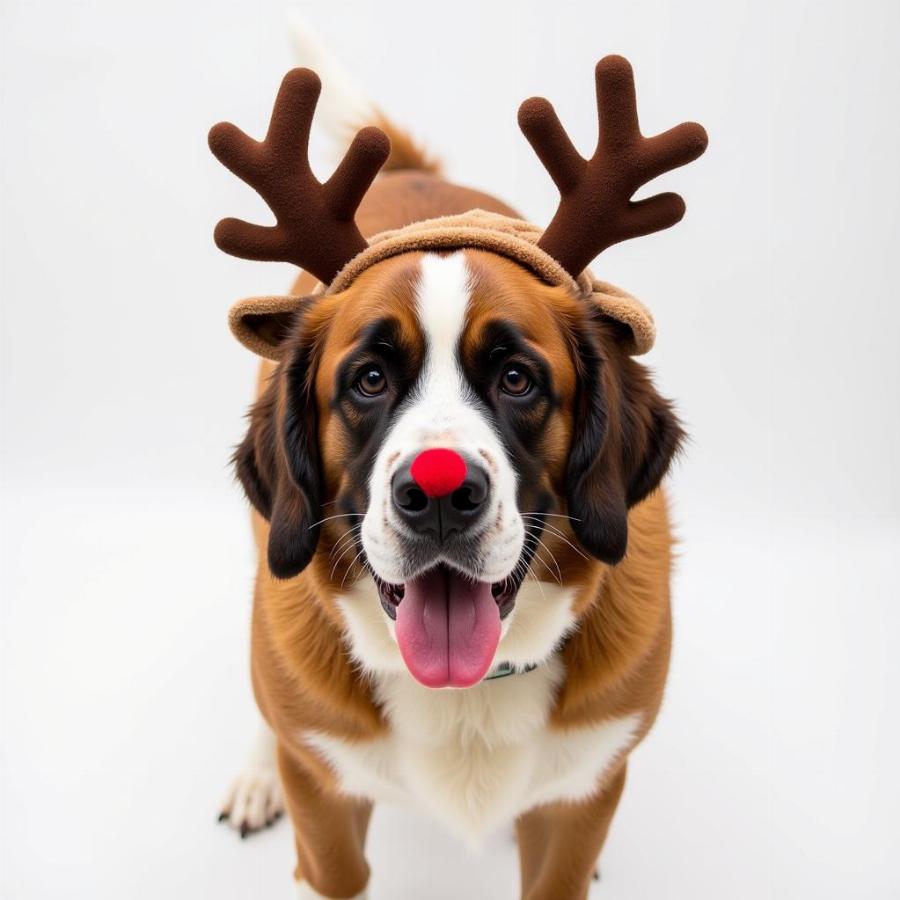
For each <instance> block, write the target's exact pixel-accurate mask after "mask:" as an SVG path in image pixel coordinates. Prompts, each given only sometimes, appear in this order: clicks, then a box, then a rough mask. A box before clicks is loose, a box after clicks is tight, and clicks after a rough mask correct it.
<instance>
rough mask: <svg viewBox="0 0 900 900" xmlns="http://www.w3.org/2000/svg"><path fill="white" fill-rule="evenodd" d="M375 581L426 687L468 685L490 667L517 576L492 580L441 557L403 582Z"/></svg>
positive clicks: (402, 646) (409, 659) (513, 597)
mask: <svg viewBox="0 0 900 900" xmlns="http://www.w3.org/2000/svg"><path fill="white" fill-rule="evenodd" d="M375 583H376V584H377V585H378V595H379V597H380V599H381V605H382V607H383V608H384V611H385V613H387V615H388V616H390V618H391V619H394V620H395V621H396V623H397V627H396V634H397V643H398V644H399V646H400V654H401V656H402V657H403V661H404V662H405V663H406V666H407V668H408V669H409V671H410V674H412V676H413V677H414V678H415V679H416V680H417V681H419V682H420V683H421V684H424V685H425V686H426V687H435V688H436V687H471V686H472V685H473V684H477V683H478V682H479V681H481V679H482V678H484V676H485V675H486V674H487V672H488V670H489V669H490V667H491V663H492V662H493V659H494V655H495V653H496V652H497V645H498V644H499V643H500V622H501V619H503V618H505V617H506V616H508V615H509V613H510V612H511V611H512V608H513V606H514V605H515V602H516V594H517V593H518V591H519V586H520V585H521V577H519V578H517V579H516V578H512V577H510V578H507V579H505V580H504V581H500V582H495V583H494V584H491V583H490V582H487V581H475V580H474V579H472V578H471V577H469V576H468V575H464V574H462V573H461V572H458V571H456V570H455V569H452V568H450V566H447V565H444V564H443V563H441V564H439V565H437V566H434V567H433V568H431V569H428V570H427V571H426V572H423V573H422V574H421V575H417V576H416V577H415V578H411V579H410V580H408V581H406V582H404V583H403V584H389V583H388V582H385V581H382V580H381V579H380V578H377V577H376V578H375Z"/></svg>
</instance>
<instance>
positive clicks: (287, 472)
mask: <svg viewBox="0 0 900 900" xmlns="http://www.w3.org/2000/svg"><path fill="white" fill-rule="evenodd" d="M595 78H596V87H597V112H598V118H599V120H600V130H599V139H598V144H597V148H596V150H595V152H594V154H593V156H592V157H591V158H590V159H583V158H582V157H581V156H580V155H579V154H578V152H577V151H576V150H575V147H574V146H573V145H572V143H571V141H570V140H569V138H568V136H567V135H566V133H565V131H564V130H563V129H562V126H561V124H560V122H559V119H558V118H557V117H556V114H555V113H554V112H553V109H552V107H551V106H550V104H549V103H547V101H545V100H541V99H537V98H535V99H532V100H528V101H526V102H525V103H524V104H523V105H522V106H521V108H520V110H519V123H520V125H521V127H522V130H523V131H524V133H525V135H526V137H527V138H528V140H529V142H530V143H531V144H532V146H533V147H534V149H535V151H536V153H537V155H538V157H539V158H540V160H541V162H542V163H543V164H544V165H545V166H546V168H547V170H548V172H549V173H550V175H551V177H552V178H553V180H554V182H555V183H556V185H557V187H558V188H559V189H560V203H559V207H558V209H557V211H556V214H555V215H554V217H553V219H552V221H551V222H550V224H549V225H548V226H547V228H546V229H545V230H544V231H543V233H542V234H541V235H540V237H539V239H537V241H536V245H535V246H534V247H531V246H530V245H529V250H528V252H527V254H526V255H527V257H528V260H523V258H522V256H521V254H522V253H524V252H525V251H523V250H522V249H521V244H522V243H523V242H521V241H520V242H519V250H518V251H517V253H516V254H512V256H511V259H507V258H505V256H504V255H503V253H502V252H500V251H498V252H496V253H494V252H489V251H491V249H492V246H491V245H490V243H488V244H475V245H473V244H470V243H465V242H462V243H460V242H459V240H458V236H456V235H457V232H456V231H454V230H453V229H451V233H452V235H453V237H452V241H451V242H450V243H449V244H444V245H441V246H444V247H453V248H459V247H469V248H471V247H474V246H479V247H481V248H482V249H480V250H476V249H465V250H457V252H453V253H449V254H444V255H441V254H439V253H434V252H422V251H423V245H422V244H415V245H414V246H415V247H417V248H418V250H417V251H415V252H414V251H413V250H411V249H410V246H408V245H404V246H402V247H401V248H400V252H399V255H396V256H392V257H391V256H388V257H386V258H385V257H382V256H379V255H378V252H379V251H378V248H370V246H369V244H368V242H367V241H366V239H365V238H364V237H363V236H362V233H361V232H360V231H359V229H358V228H357V226H356V224H355V221H354V213H355V211H356V209H357V207H358V206H359V203H360V202H361V200H362V198H363V196H364V195H365V193H366V190H367V189H368V187H369V185H370V184H371V182H372V180H373V179H374V178H375V175H376V173H377V172H378V170H379V168H380V167H381V166H382V164H383V163H384V161H385V159H386V158H387V156H388V153H389V142H388V139H387V137H386V136H385V135H384V134H383V133H382V132H380V131H379V130H378V129H374V128H366V129H363V130H362V131H361V132H360V133H359V134H358V135H357V136H356V138H355V139H354V140H353V142H352V143H351V145H350V147H349V148H348V150H347V154H346V155H345V157H344V159H343V160H342V162H341V163H340V165H339V166H338V168H337V169H336V171H335V172H334V174H333V175H332V176H331V177H330V178H329V179H328V181H327V182H325V183H324V184H322V183H320V182H319V181H318V180H317V179H316V178H315V176H314V175H313V173H312V169H311V168H310V166H309V161H308V159H307V157H306V149H307V144H308V138H309V130H310V126H311V123H312V116H313V111H314V109H315V105H316V101H317V98H318V94H319V89H320V85H319V81H318V78H317V77H316V76H315V75H314V74H313V73H312V72H309V71H307V70H302V69H299V70H295V71H293V72H291V73H289V74H288V75H287V76H286V77H285V79H284V81H283V82H282V86H281V90H280V91H279V94H278V97H277V99H276V102H275V107H274V110H273V113H272V120H271V123H270V126H269V131H268V133H267V135H266V138H265V140H264V141H262V142H257V141H254V140H252V139H251V138H249V137H248V136H247V135H245V134H243V132H241V131H240V130H239V129H236V128H235V127H234V126H232V125H229V124H224V123H223V124H220V125H217V126H215V127H214V128H213V129H212V131H211V132H210V147H211V148H212V150H213V152H214V153H215V154H216V156H217V157H218V158H219V159H220V160H221V161H222V162H223V163H224V164H225V165H226V166H228V167H229V168H230V169H231V170H232V171H234V172H235V173H236V174H237V175H239V176H240V177H241V178H243V179H244V180H245V181H247V182H248V184H252V185H253V186H254V187H255V188H256V190H257V191H258V192H259V193H260V194H261V195H262V196H263V197H264V198H265V199H266V201H267V203H268V204H269V206H270V207H271V209H272V211H273V213H274V214H275V218H276V224H275V225H274V226H269V227H263V226H259V225H251V224H249V223H246V222H242V221H240V220H237V219H224V220H222V221H221V222H220V223H219V225H218V226H217V228H216V241H217V243H218V244H219V246H220V247H221V248H222V249H224V250H226V251H227V252H229V253H233V254H236V255H238V256H244V257H248V258H251V259H280V260H283V261H291V262H294V263H296V264H297V265H299V266H301V267H302V268H304V269H306V271H307V272H309V273H311V274H312V275H314V276H316V278H318V279H319V280H320V281H321V282H322V283H323V284H325V285H328V286H329V287H328V290H327V291H326V292H325V293H324V294H322V295H319V296H316V297H311V298H309V299H308V300H307V301H306V302H304V303H303V304H301V307H300V309H299V310H298V311H297V312H295V313H291V314H288V315H284V314H277V313H265V312H263V313H256V314H254V313H248V317H247V318H248V320H247V321H246V322H243V323H241V328H240V331H241V332H242V333H243V334H245V335H246V334H247V333H248V332H253V333H254V337H253V340H252V341H250V342H249V343H251V344H253V345H255V346H257V347H258V346H259V345H265V344H266V343H267V342H268V343H269V344H270V345H272V346H271V347H270V350H271V352H266V355H269V356H272V357H274V358H278V359H280V360H281V362H280V363H279V367H278V369H277V371H276V374H275V377H274V378H273V379H272V381H271V383H270V385H269V388H268V390H267V391H266V392H265V394H264V396H263V398H262V399H261V401H260V402H259V403H258V404H257V406H256V408H255V409H254V411H253V414H252V417H251V425H250V430H249V432H248V434H247V437H246V439H245V440H244V442H243V444H242V445H241V447H240V449H239V451H238V453H237V468H238V474H239V476H240V479H241V482H242V483H243V485H244V487H245V489H246V492H247V495H248V497H249V498H250V500H251V502H252V503H253V505H254V506H255V507H256V508H257V509H258V510H259V512H260V513H261V514H262V515H263V516H264V517H265V518H266V519H268V520H269V522H270V529H269V546H268V557H269V566H270V569H271V571H272V573H273V574H274V575H275V576H277V577H279V578H290V577H292V576H295V575H298V574H299V573H300V572H302V571H303V570H304V569H307V567H309V566H310V565H312V567H313V576H312V577H314V578H315V579H316V581H317V587H318V589H319V590H318V594H319V597H320V601H321V602H323V603H326V604H329V603H330V604H333V603H334V598H337V606H338V607H339V609H340V612H341V614H342V615H343V620H344V621H345V623H346V626H347V630H348V632H349V635H350V640H351V643H352V645H353V651H354V653H355V654H356V656H357V657H358V658H359V659H360V660H361V661H362V663H363V664H365V665H367V666H369V667H370V668H373V669H379V670H385V669H387V670H390V669H392V668H398V667H399V668H402V667H403V665H404V664H405V666H406V667H407V668H408V669H409V670H410V671H411V672H412V674H413V675H414V676H415V677H416V678H417V679H418V680H419V681H421V682H422V683H424V684H427V685H430V686H435V687H437V686H445V685H450V686H457V687H465V686H468V685H472V684H475V683H476V682H478V681H479V680H481V679H482V678H483V677H484V675H485V673H486V672H487V671H488V669H489V668H490V666H491V664H492V662H494V661H495V660H498V659H503V660H506V661H509V662H512V663H519V664H521V663H528V662H533V661H536V660H539V659H542V658H543V657H545V656H546V655H547V654H549V653H550V652H551V651H552V649H553V648H554V646H555V645H556V644H557V642H558V641H559V639H560V637H561V636H562V635H563V634H564V633H565V631H566V630H567V629H568V628H570V627H571V626H572V622H573V615H572V601H573V593H574V591H575V589H576V588H577V586H578V585H579V584H584V583H586V582H588V581H590V580H591V579H593V580H594V582H596V573H597V570H598V568H599V563H598V562H597V561H598V560H599V561H601V562H603V563H616V562H618V561H619V560H620V559H621V558H622V556H623V555H624V553H625V551H626V548H627V543H628V518H627V516H628V509H629V507H631V506H632V505H634V504H635V503H638V502H639V501H640V500H641V499H642V498H644V497H645V496H646V495H647V494H648V493H649V492H650V491H652V490H653V489H654V488H655V487H656V485H657V484H658V483H659V481H660V479H661V478H662V476H663V474H664V473H665V471H666V469H667V467H668V465H669V462H670V460H671V459H672V456H673V454H674V453H675V451H676V450H677V447H678V442H679V439H680V435H681V431H680V428H679V426H678V423H677V421H676V420H675V418H674V416H673V414H672V411H671V409H670V407H669V405H668V404H667V403H666V402H665V401H664V400H662V399H661V398H660V397H659V396H658V395H657V393H656V392H655V391H654V389H653V387H652V386H651V384H650V382H649V380H648V378H647V375H646V372H645V371H644V370H643V369H642V368H641V367H640V366H639V365H638V364H637V363H635V362H634V361H633V360H632V359H631V358H630V357H629V356H628V350H627V349H626V346H625V343H624V342H623V328H624V327H625V326H623V325H622V324H620V323H618V322H617V321H614V320H613V319H612V318H607V317H606V315H605V314H604V311H603V310H602V309H601V308H600V307H599V306H594V305H592V303H591V301H590V300H586V299H584V298H583V297H581V296H576V294H575V283H574V281H573V280H572V279H578V278H579V276H580V275H581V273H582V272H583V271H584V269H585V267H586V266H587V265H589V264H590V262H591V260H592V259H593V258H594V257H595V256H596V255H597V254H598V253H600V252H601V251H602V250H604V249H605V248H606V247H609V246H611V245H612V244H614V243H616V242H617V241H621V240H625V239H627V238H630V237H635V236H638V235H641V234H647V233H649V232H651V231H657V230H659V229H661V228H666V227H668V226H669V225H672V224H674V223H675V222H677V221H678V220H679V219H680V218H681V216H682V215H683V213H684V203H683V202H682V200H681V198H680V197H678V196H677V195H675V194H659V195H656V196H654V197H648V198H646V199H643V200H640V201H636V202H635V201H632V199H631V198H632V197H633V196H634V194H635V192H636V191H637V190H638V189H639V188H640V186H641V185H643V184H645V183H646V182H647V181H650V180H652V179H653V178H655V177H656V176H658V175H660V174H662V173H663V172H666V171H669V170H670V169H673V168H675V167H677V166H681V165H684V164H685V163H687V162H690V161H691V160H692V159H696V158H697V157H698V156H699V155H700V154H701V153H702V152H703V150H704V148H705V147H706V133H705V132H704V131H703V129H702V128H701V127H700V126H699V125H695V124H691V123H686V124H682V125H679V126H677V127H676V128H673V129H670V130H669V131H667V132H664V133H663V134H660V135H656V136H655V137H649V138H648V137H644V136H643V135H642V134H641V132H640V129H639V127H638V121H637V108H636V105H635V96H634V81H633V75H632V71H631V67H630V66H629V64H628V63H627V62H626V61H625V60H624V59H622V58H620V57H607V58H605V59H603V60H601V61H600V63H598V65H597V68H596V72H595ZM464 230H465V229H464ZM494 240H499V239H498V238H496V236H495V238H494ZM401 243H402V242H401ZM524 243H527V241H526V242H524ZM381 246H382V247H383V246H384V245H381ZM435 246H436V245H435V244H434V243H426V244H425V245H424V247H427V248H431V249H433V248H435ZM493 249H494V250H497V247H496V245H494V246H493ZM369 250H372V251H373V252H374V254H375V256H372V255H367V251H369ZM536 256H537V257H539V258H540V259H539V261H538V262H535V259H536ZM361 259H362V260H364V262H365V265H363V266H362V267H361V269H359V270H358V271H357V272H356V273H355V275H356V277H355V280H350V281H349V282H347V283H346V284H345V282H344V281H342V280H341V279H342V278H344V279H346V277H347V276H346V273H347V269H348V268H351V269H352V268H353V265H354V262H355V263H356V264H357V266H359V261H360V260H361ZM512 259H516V260H519V261H520V262H521V263H522V265H521V266H520V265H519V263H517V262H513V261H512ZM378 260H380V261H378ZM548 263H549V266H550V269H552V270H553V271H554V272H555V273H556V274H554V275H551V276H548V277H545V278H544V279H543V280H542V279H541V278H540V277H538V275H539V274H540V272H541V271H543V274H544V275H547V271H548V269H547V264H548ZM532 273H534V274H532ZM341 284H344V288H343V289H341V287H340V285H341ZM347 285H349V286H347ZM549 285H557V286H556V287H552V286H549ZM582 286H583V285H582ZM276 345H277V346H276ZM554 582H556V585H555V587H554V586H553V583H554Z"/></svg>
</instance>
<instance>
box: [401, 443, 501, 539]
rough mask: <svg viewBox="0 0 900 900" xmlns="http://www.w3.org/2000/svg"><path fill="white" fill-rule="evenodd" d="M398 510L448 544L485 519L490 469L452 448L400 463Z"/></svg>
mask: <svg viewBox="0 0 900 900" xmlns="http://www.w3.org/2000/svg"><path fill="white" fill-rule="evenodd" d="M391 495H392V498H393V502H394V509H395V510H396V512H397V515H398V516H399V517H400V519H401V521H402V522H403V523H404V524H405V525H406V526H408V527H409V528H410V529H412V530H413V531H414V532H416V533H417V534H420V535H423V536H429V537H431V538H433V539H434V540H436V541H438V542H439V543H444V542H445V541H446V540H448V539H449V538H450V537H451V536H453V535H461V534H463V533H464V532H465V531H467V530H468V529H470V528H471V527H472V526H473V525H475V523H476V522H478V520H479V519H480V518H481V516H482V514H483V513H484V510H485V509H486V507H487V501H488V498H489V495H490V481H489V479H488V476H487V472H486V471H485V470H484V469H483V468H482V467H481V466H480V465H479V464H478V463H476V462H474V461H472V460H470V459H463V457H461V456H460V455H459V454H457V453H455V452H454V451H452V450H443V449H440V450H426V451H424V452H423V453H420V454H419V455H418V456H417V457H416V458H415V459H413V460H412V461H411V462H406V463H404V464H403V465H401V466H400V468H399V469H398V470H397V472H396V474H395V475H394V478H393V481H392V484H391Z"/></svg>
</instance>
